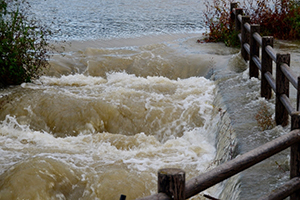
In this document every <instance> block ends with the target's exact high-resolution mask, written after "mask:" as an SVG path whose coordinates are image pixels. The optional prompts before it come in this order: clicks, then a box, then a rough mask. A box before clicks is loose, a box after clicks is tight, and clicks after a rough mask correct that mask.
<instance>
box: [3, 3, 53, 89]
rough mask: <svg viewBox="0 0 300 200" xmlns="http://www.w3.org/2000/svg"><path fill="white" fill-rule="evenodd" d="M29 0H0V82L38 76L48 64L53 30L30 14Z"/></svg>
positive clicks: (15, 82) (26, 80) (5, 83)
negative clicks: (50, 37)
mask: <svg viewBox="0 0 300 200" xmlns="http://www.w3.org/2000/svg"><path fill="white" fill-rule="evenodd" d="M29 7H30V5H29V3H28V2H26V0H0V83H1V84H2V85H4V86H7V85H18V84H21V83H23V82H30V81H31V80H32V79H33V78H38V77H39V76H40V75H41V73H42V72H43V70H45V69H46V68H47V67H48V66H49V63H48V60H49V52H50V51H52V50H53V48H52V47H51V46H50V43H49V41H48V38H49V36H51V31H50V30H49V29H47V27H45V26H43V25H41V23H40V22H39V21H38V20H37V19H35V18H34V17H33V15H30V14H29V13H28V12H27V10H29V9H28V8H29Z"/></svg>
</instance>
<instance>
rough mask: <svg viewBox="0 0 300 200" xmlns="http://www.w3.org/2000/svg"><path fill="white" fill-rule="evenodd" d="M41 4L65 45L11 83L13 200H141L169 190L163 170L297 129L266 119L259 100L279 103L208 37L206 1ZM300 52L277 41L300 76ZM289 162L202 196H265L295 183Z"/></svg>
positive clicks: (6, 192) (209, 160)
mask: <svg viewBox="0 0 300 200" xmlns="http://www.w3.org/2000/svg"><path fill="white" fill-rule="evenodd" d="M29 2H30V3H31V4H32V10H33V14H34V15H36V17H37V18H39V19H41V20H42V21H44V22H50V21H54V23H53V24H51V26H52V28H53V29H55V30H56V29H59V30H60V31H59V32H57V33H56V34H55V35H54V36H53V40H58V41H59V43H60V44H63V45H65V49H64V50H63V52H62V54H58V53H57V54H54V55H52V57H51V59H50V61H49V62H50V64H51V67H50V69H49V70H48V71H47V72H46V74H45V75H43V76H41V77H40V78H39V79H37V80H34V81H33V82H32V83H23V84H21V85H20V86H11V87H8V88H4V89H0V154H1V156H0V199H1V200H2V199H4V200H6V199H7V200H8V199H72V200H73V199H82V200H85V199H86V200H88V199H95V200H96V199H99V200H113V199H114V200H115V199H119V198H120V195H121V194H123V195H126V197H127V198H126V199H128V200H131V199H136V198H139V197H144V196H148V195H151V194H154V193H156V192H157V171H158V170H159V169H161V168H167V167H176V168H181V169H183V170H185V171H186V179H187V180H188V179H190V178H192V177H195V176H198V175H199V174H201V173H203V172H205V171H208V170H209V169H211V168H213V167H214V166H216V165H218V164H220V163H222V162H224V161H225V160H228V159H232V158H234V157H235V156H237V155H238V154H241V153H245V152H246V151H248V150H251V149H253V148H255V147H257V146H258V145H260V144H262V143H265V142H267V141H270V140H271V139H273V138H276V137H278V136H280V135H281V134H284V133H285V132H287V131H288V130H289V127H281V126H275V127H273V128H272V129H270V130H265V131H262V130H261V129H260V127H259V126H258V124H257V122H256V120H255V115H256V113H257V112H258V111H259V109H260V108H259V105H260V104H261V103H264V104H266V105H267V108H268V109H270V110H272V109H274V99H272V100H271V101H266V100H264V99H262V98H260V97H259V94H260V93H259V90H260V89H259V85H260V81H259V79H254V78H252V79H249V78H248V71H247V65H246V63H245V62H244V61H243V60H242V59H241V56H240V50H239V49H237V48H229V47H226V46H225V45H224V44H222V43H197V40H198V39H202V38H203V35H202V33H203V32H205V31H206V29H205V23H204V18H203V13H202V11H203V10H204V9H205V5H204V4H203V2H202V1H199V0H181V1H177V0H172V1H171V0H165V1H161V0H150V1H149V0H148V1H145V0H141V1H137V0H113V1H111V0H110V1H107V0H99V1H91V0H86V1H79V0H72V1H71V0H64V1H59V2H57V1H54V0H45V1H40V0H39V1H37V0H30V1H29ZM63 40H66V41H67V43H62V41H63ZM299 47H300V45H299V43H297V42H285V41H276V44H275V48H276V50H280V51H288V52H290V53H291V55H292V62H291V65H292V66H293V70H295V71H296V72H297V73H299V71H300V69H299V66H300V64H299V63H300V50H299ZM294 94H295V91H293V90H292V91H291V96H292V101H293V102H295V97H293V95H294ZM288 160H289V156H288V153H286V152H283V153H282V154H280V155H279V156H278V157H276V158H275V160H271V161H267V162H264V163H262V164H260V165H258V166H256V167H255V168H254V169H252V171H250V172H248V173H245V174H243V177H242V178H241V177H240V176H236V177H234V178H233V179H230V180H229V181H227V182H226V184H225V183H224V184H219V185H217V186H215V187H212V188H210V189H208V190H206V191H204V192H203V193H200V194H199V195H197V196H195V197H193V198H192V199H206V198H204V197H203V194H208V195H211V196H213V197H216V198H221V199H228V198H229V197H230V199H247V200H249V199H257V197H259V196H261V195H262V194H264V193H267V192H269V191H270V190H272V189H273V188H275V187H277V186H278V185H280V184H281V183H282V182H283V181H285V180H288ZM279 166H280V167H279ZM268 167H269V168H268ZM267 169H268V170H267ZM263 171H264V172H266V171H267V173H264V174H265V175H264V178H263V180H261V183H262V184H261V186H257V179H258V178H260V177H262V172H263ZM278 181H279V182H278ZM254 185H255V186H256V188H255V187H254ZM254 188H255V189H254ZM241 193H242V194H243V195H241ZM225 197H226V198H225Z"/></svg>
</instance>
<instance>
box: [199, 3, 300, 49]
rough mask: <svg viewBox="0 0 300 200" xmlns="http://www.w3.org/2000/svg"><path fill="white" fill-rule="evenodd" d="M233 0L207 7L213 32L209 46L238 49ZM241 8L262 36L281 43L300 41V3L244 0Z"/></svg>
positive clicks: (207, 18) (209, 34)
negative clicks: (258, 28)
mask: <svg viewBox="0 0 300 200" xmlns="http://www.w3.org/2000/svg"><path fill="white" fill-rule="evenodd" d="M231 2H233V0H213V1H212V2H207V3H206V10H205V11H204V16H205V19H206V24H207V26H208V28H209V32H208V33H205V35H206V36H207V39H206V40H207V41H209V42H224V43H225V44H226V45H227V46H237V45H239V42H238V40H237V37H236V36H237V33H236V31H235V28H234V24H233V23H232V21H231V19H230V3H231ZM239 7H241V8H243V9H244V13H245V14H246V15H249V16H250V19H251V23H253V24H260V27H261V35H263V36H268V35H270V36H274V37H275V38H277V39H284V40H295V39H300V3H299V1H298V0H260V1H256V0H244V1H243V2H242V3H240V5H239Z"/></svg>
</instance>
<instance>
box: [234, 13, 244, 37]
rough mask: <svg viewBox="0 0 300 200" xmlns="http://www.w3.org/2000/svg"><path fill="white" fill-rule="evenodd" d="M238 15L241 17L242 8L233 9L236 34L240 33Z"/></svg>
mask: <svg viewBox="0 0 300 200" xmlns="http://www.w3.org/2000/svg"><path fill="white" fill-rule="evenodd" d="M239 15H243V9H242V8H236V9H235V30H236V31H237V32H240V30H241V22H240V20H239V19H238V16H239Z"/></svg>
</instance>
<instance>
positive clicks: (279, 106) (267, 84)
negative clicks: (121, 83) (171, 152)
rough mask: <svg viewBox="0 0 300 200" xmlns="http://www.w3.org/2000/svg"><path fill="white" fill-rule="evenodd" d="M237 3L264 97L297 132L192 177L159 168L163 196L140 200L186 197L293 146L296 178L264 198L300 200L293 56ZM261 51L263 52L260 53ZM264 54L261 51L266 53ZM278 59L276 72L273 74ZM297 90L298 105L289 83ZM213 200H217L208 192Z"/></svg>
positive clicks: (299, 82) (252, 73) (299, 119)
mask: <svg viewBox="0 0 300 200" xmlns="http://www.w3.org/2000/svg"><path fill="white" fill-rule="evenodd" d="M237 5H238V4H237V3H231V5H230V9H231V10H230V16H231V17H230V18H231V20H232V21H233V23H234V24H235V29H236V31H238V32H241V33H239V34H238V39H239V40H240V42H241V55H242V57H243V58H244V60H245V61H249V77H250V78H251V77H255V78H259V74H260V79H261V97H264V98H265V99H271V97H272V92H274V94H275V100H276V102H275V121H276V124H277V125H282V126H286V125H288V120H289V118H290V122H291V123H290V125H291V132H289V133H287V134H285V135H283V136H281V137H279V138H277V139H275V140H272V141H270V142H268V143H266V144H264V145H261V146H260V147H258V148H256V149H254V150H252V151H249V152H247V153H245V154H243V155H241V156H238V157H236V158H235V159H233V160H230V161H228V162H225V163H223V164H221V165H219V166H217V167H215V168H214V169H212V170H210V171H208V172H206V173H203V174H201V175H199V176H197V177H194V178H192V179H190V180H188V181H187V182H186V183H185V172H184V171H182V170H180V169H162V170H160V171H159V172H158V194H154V195H151V196H148V197H144V198H140V199H139V200H158V199H159V200H171V199H174V200H183V199H188V198H190V197H192V196H194V195H197V194H199V193H200V192H202V191H204V190H206V189H208V188H210V187H212V186H214V185H215V184H217V183H220V182H222V181H224V180H226V179H227V178H230V177H232V176H233V175H235V174H237V173H240V172H241V171H243V170H245V169H248V168H249V167H251V166H253V165H255V164H257V163H259V162H261V161H263V160H265V159H267V158H269V157H270V156H272V155H275V154H277V153H279V152H281V151H282V150H284V149H286V148H288V147H291V148H290V149H291V150H290V181H288V182H287V183H285V184H283V185H282V186H281V187H280V188H277V189H276V190H274V191H272V192H271V193H270V194H267V195H266V196H264V197H262V198H260V200H267V199H268V200H279V199H284V198H286V197H290V200H300V111H299V106H300V103H299V101H300V77H299V76H298V77H297V76H295V74H294V72H293V71H292V70H291V68H290V54H282V53H276V51H275V50H274V48H273V43H274V38H273V37H272V36H263V37H262V36H261V35H260V25H258V24H250V17H249V16H244V14H243V9H241V8H237ZM260 50H261V51H260ZM260 52H261V55H260ZM273 63H275V65H276V71H275V72H276V74H275V76H273ZM290 83H291V85H292V86H293V87H295V89H296V90H297V105H296V108H294V107H293V106H292V104H291V101H290V99H289V85H290ZM207 198H209V199H215V198H213V197H209V196H207Z"/></svg>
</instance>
